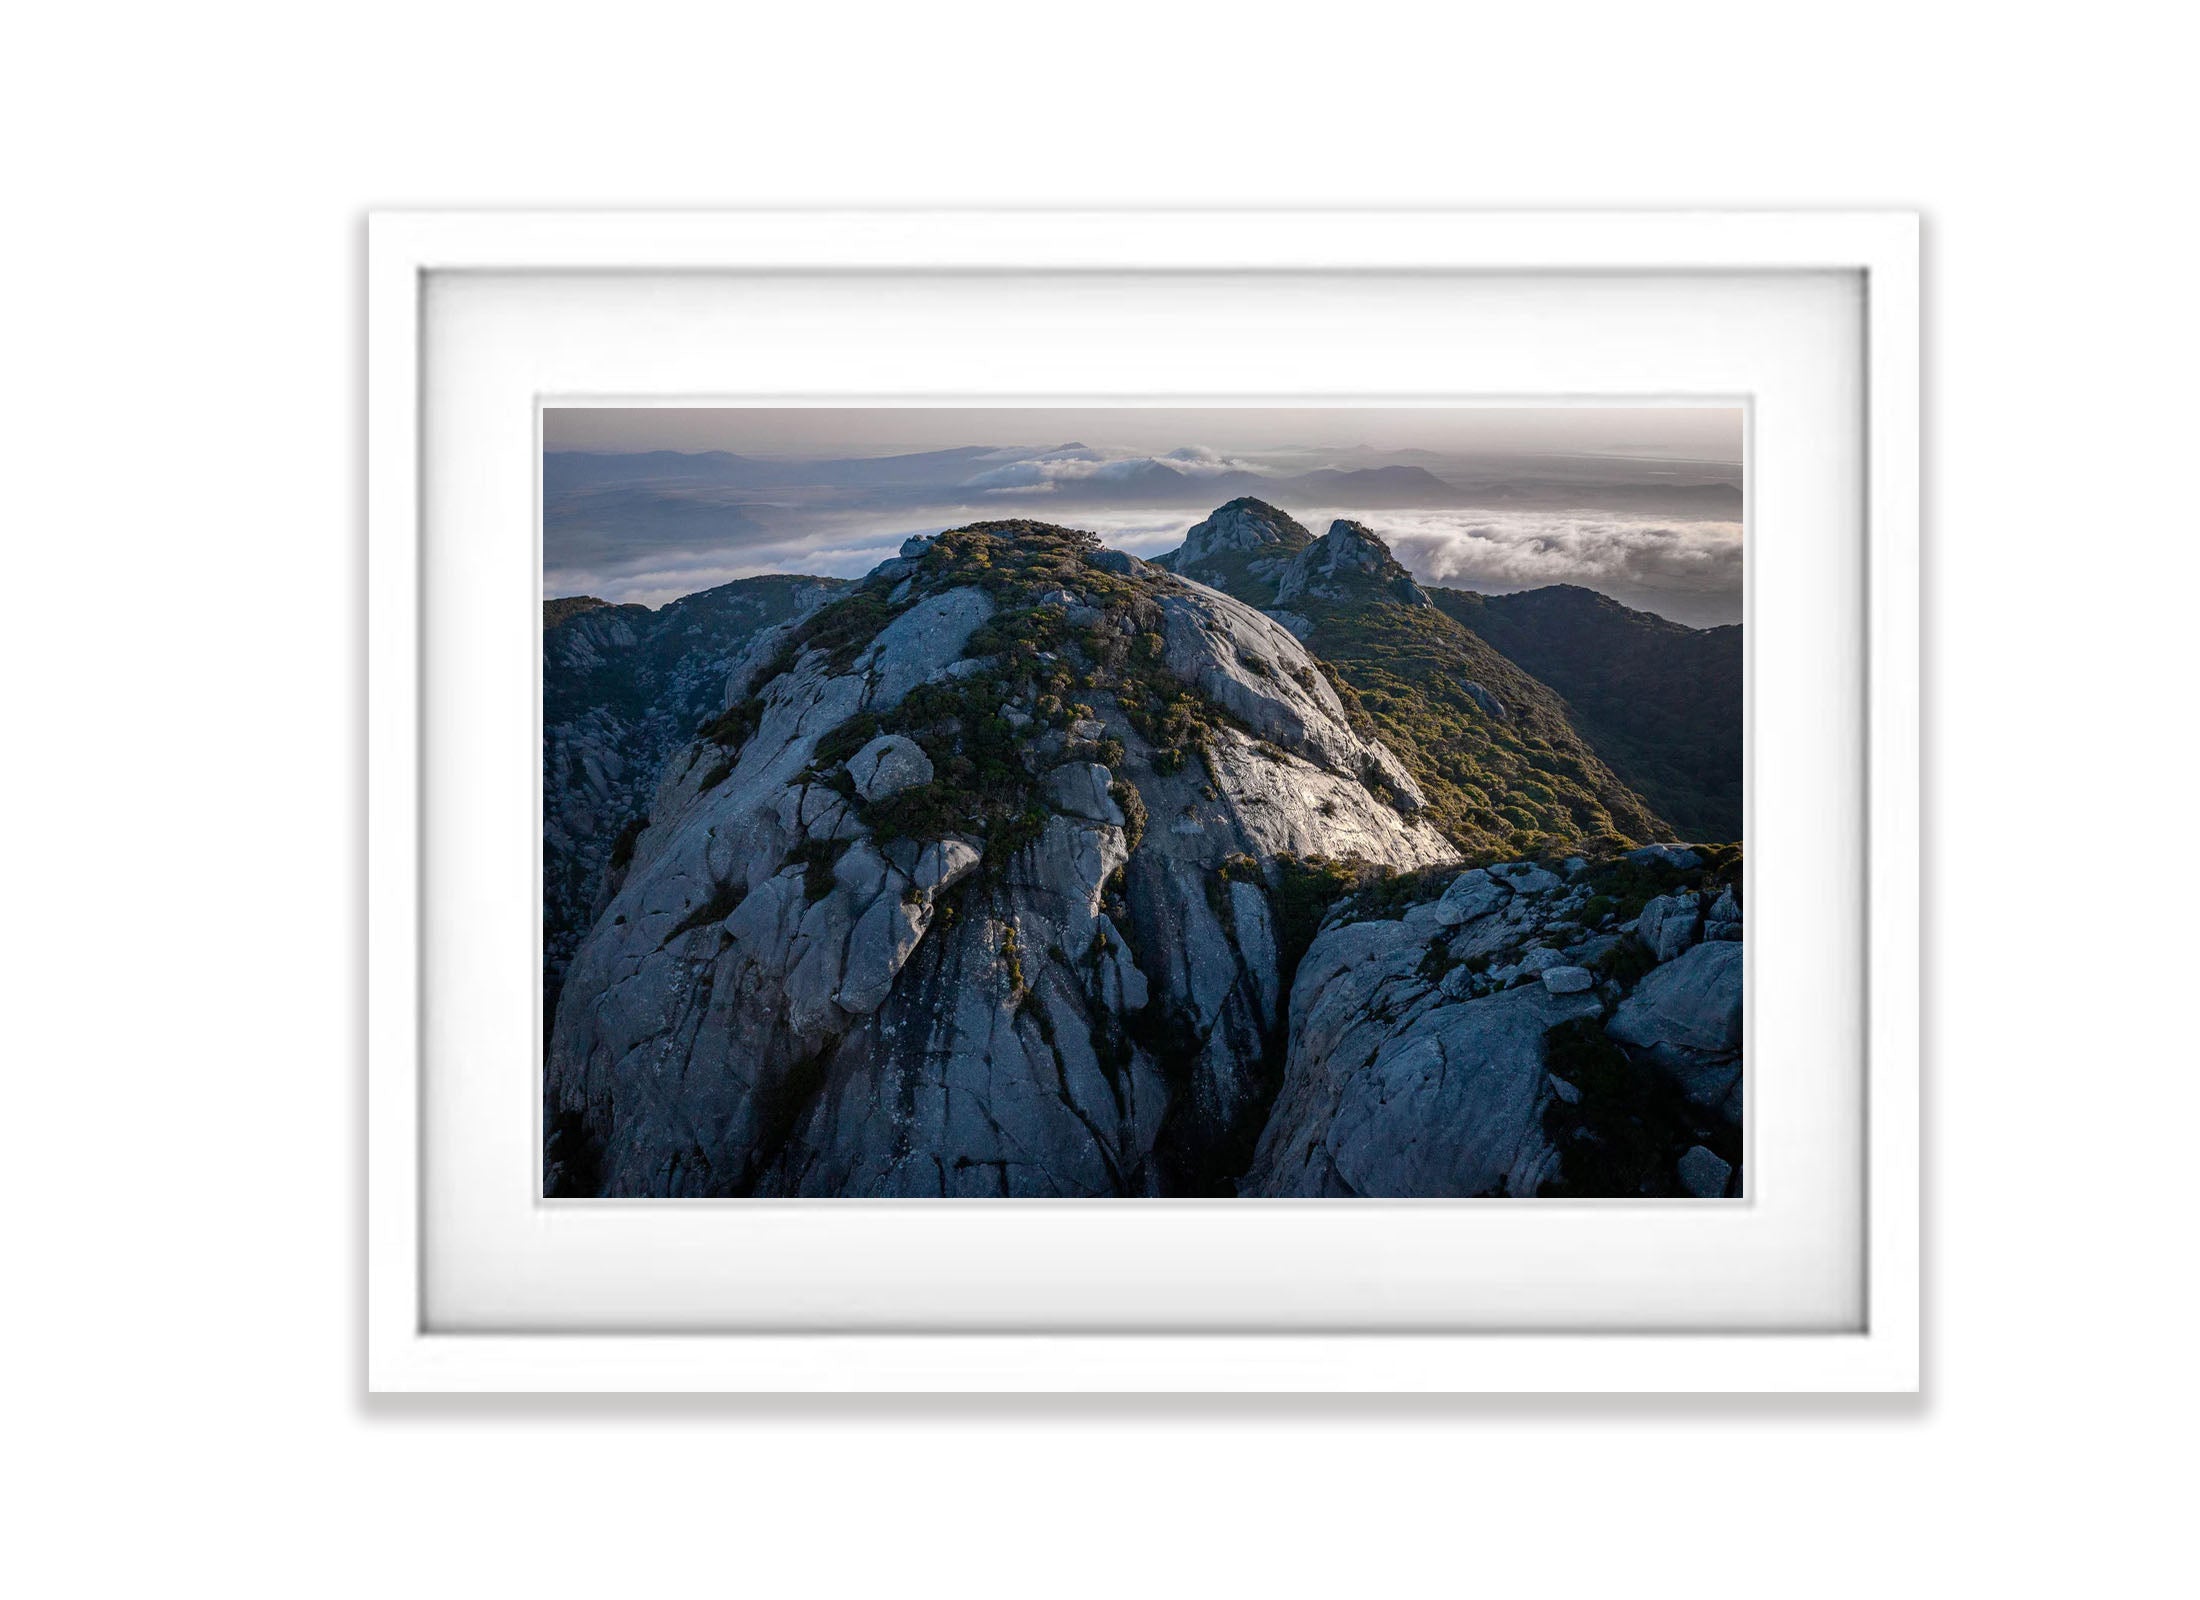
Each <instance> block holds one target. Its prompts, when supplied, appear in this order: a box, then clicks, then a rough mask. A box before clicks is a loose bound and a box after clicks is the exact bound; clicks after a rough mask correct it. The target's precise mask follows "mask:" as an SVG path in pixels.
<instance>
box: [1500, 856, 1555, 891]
mask: <svg viewBox="0 0 2200 1600" xmlns="http://www.w3.org/2000/svg"><path fill="white" fill-rule="evenodd" d="M1489 871H1490V876H1491V877H1493V878H1499V879H1502V880H1503V881H1504V882H1506V883H1508V884H1510V885H1511V886H1512V889H1513V892H1514V893H1515V894H1549V893H1550V892H1551V891H1552V890H1553V889H1558V888H1563V887H1564V885H1563V884H1562V883H1561V881H1560V879H1559V877H1558V874H1557V873H1555V872H1546V871H1545V870H1544V869H1543V868H1541V867H1539V866H1537V865H1536V864H1535V863H1534V862H1532V861H1508V862H1506V863H1505V864H1504V865H1503V866H1496V867H1491V868H1490V869H1489Z"/></svg>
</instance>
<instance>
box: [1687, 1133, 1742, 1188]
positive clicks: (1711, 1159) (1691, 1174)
mask: <svg viewBox="0 0 2200 1600" xmlns="http://www.w3.org/2000/svg"><path fill="white" fill-rule="evenodd" d="M1733 1175H1734V1168H1733V1165H1732V1164H1731V1163H1729V1162H1727V1161H1724V1160H1722V1159H1720V1157H1719V1156H1718V1155H1716V1154H1715V1153H1713V1152H1712V1151H1709V1150H1706V1149H1705V1148H1704V1147H1703V1146H1702V1145H1700V1144H1692V1145H1690V1146H1689V1147H1688V1150H1687V1152H1686V1153H1685V1154H1683V1155H1682V1157H1681V1160H1680V1180H1681V1187H1682V1188H1683V1189H1686V1190H1687V1191H1688V1192H1689V1193H1690V1194H1692V1195H1694V1196H1696V1198H1698V1199H1699V1200H1715V1199H1717V1198H1718V1197H1719V1196H1721V1195H1723V1194H1725V1193H1726V1184H1727V1180H1728V1179H1729V1178H1731V1177H1732V1176H1733Z"/></svg>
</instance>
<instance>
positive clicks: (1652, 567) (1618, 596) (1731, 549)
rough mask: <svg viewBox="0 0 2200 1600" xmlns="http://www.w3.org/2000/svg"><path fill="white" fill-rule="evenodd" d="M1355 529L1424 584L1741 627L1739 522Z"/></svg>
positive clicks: (1428, 517) (1499, 517)
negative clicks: (1538, 594)
mask: <svg viewBox="0 0 2200 1600" xmlns="http://www.w3.org/2000/svg"><path fill="white" fill-rule="evenodd" d="M1335 514H1336V515H1350V513H1348V512H1339V513H1335ZM1359 520H1360V521H1362V522H1365V523H1366V524H1367V525H1368V526H1369V527H1371V528H1373V529H1374V530H1375V531H1376V532H1377V533H1379V534H1380V535H1382V537H1383V539H1384V540H1385V541H1386V542H1387V543H1388V544H1389V545H1390V548H1391V551H1392V553H1394V554H1395V555H1396V556H1397V557H1398V559H1399V560H1400V561H1401V562H1403V563H1404V564H1405V566H1406V568H1407V569H1408V570H1409V571H1411V572H1412V573H1413V574H1414V576H1415V577H1417V578H1420V579H1422V580H1423V581H1424V582H1428V583H1438V584H1445V585H1448V586H1449V587H1451V588H1454V589H1478V590H1482V591H1484V592H1486V593H1491V594H1508V593H1511V592H1512V591H1514V590H1517V589H1535V588H1540V587H1542V586H1543V585H1545V584H1550V583H1577V584H1580V585H1581V586H1582V587H1584V588H1588V589H1597V590H1601V591H1602V592H1603V593H1605V594H1608V595H1610V596H1612V597H1613V598H1614V599H1615V600H1618V601H1620V602H1621V603H1622V604H1624V605H1631V606H1635V607H1637V608H1639V609H1641V610H1645V611H1655V612H1657V613H1659V614H1660V615H1662V616H1667V617H1671V618H1672V619H1673V620H1674V621H1676V622H1685V623H1687V624H1689V625H1690V626H1691V627H1710V626H1714V625H1716V624H1719V623H1724V622H1739V621H1741V618H1742V525H1741V524H1740V523H1739V522H1698V521H1682V520H1675V519H1671V518H1652V517H1624V516H1593V515H1592V516H1585V515H1581V514H1578V513H1563V512H1503V513H1490V512H1480V511H1457V512H1450V511H1445V512H1394V513H1388V514H1375V515H1368V516H1362V517H1361V518H1360V519H1359ZM1328 525H1329V524H1328V521H1327V519H1326V517H1325V518H1324V519H1323V520H1322V522H1321V523H1320V526H1321V527H1323V528H1326V527H1327V526H1328Z"/></svg>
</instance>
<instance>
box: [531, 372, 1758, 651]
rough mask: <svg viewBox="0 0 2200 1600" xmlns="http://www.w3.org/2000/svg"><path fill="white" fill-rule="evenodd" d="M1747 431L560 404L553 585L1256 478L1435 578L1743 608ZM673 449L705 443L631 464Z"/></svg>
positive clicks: (1561, 421) (773, 560) (823, 563)
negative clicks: (1574, 587) (1362, 529)
mask: <svg viewBox="0 0 2200 1600" xmlns="http://www.w3.org/2000/svg"><path fill="white" fill-rule="evenodd" d="M1743 435H1744V412H1743V410H1742V408H1741V407H1740V406H1723V407H1709V406H1638V407H1610V406H1582V407H1571V406H1538V407H1526V406H1508V407H1460V406H1429V407H1396V406H1384V407H1351V406H1328V407H1263V406H1212V407H1145V406H1135V407H1134V406H1125V407H1092V406H1020V407H1014V408H997V407H996V408H975V407H946V406H940V407H932V406H910V407H864V408H845V407H841V408H825V407H769V408H766V407H713V408H702V407H546V408H545V410H544V412H543V439H544V450H545V455H544V499H543V568H544V570H543V579H544V593H545V595H563V594H592V595H596V596H598V597H599V598H602V599H605V600H610V601H614V602H639V603H641V604H645V605H651V606H657V605H662V604H664V603H666V602H667V601H670V600H673V599H676V598H679V597H680V596H682V595H685V594H692V593H694V592H696V591H697V590H700V589H707V588H711V587H714V586H716V585H718V584H721V583H725V582H729V581H731V580H733V579H736V578H742V577H752V576H759V575H762V574H765V573H775V572H798V573H812V574H816V575H820V576H835V577H855V576H859V575H861V573H863V572H864V571H867V570H868V569H869V568H870V567H871V566H873V565H875V564H876V563H877V562H879V561H881V560H883V559H885V558H886V557H888V556H890V555H892V554H893V553H894V552H895V550H896V549H898V548H899V546H900V544H901V542H902V540H903V539H905V538H907V537H908V536H909V535H910V534H913V533H936V532H938V531H939V530H940V529H941V528H945V527H953V526H956V525H957V524H959V523H964V522H971V521H977V520H981V519H986V518H997V517H1010V516H1029V517H1034V518H1038V519H1041V520H1045V521H1052V522H1060V523H1065V524H1068V525H1070V526H1075V527H1082V528H1087V529H1090V530H1091V531H1092V532H1094V533H1097V534H1099V535H1100V536H1101V538H1102V539H1103V540H1105V541H1106V542H1107V543H1108V544H1109V545H1111V546H1114V547H1115V548H1119V549H1126V550H1130V551H1133V552H1135V553H1137V554H1140V555H1149V556H1150V555H1158V554H1160V553H1162V552H1164V551H1167V550H1171V549H1174V548H1175V547H1176V546H1177V545H1178V544H1179V543H1181V542H1182V540H1183V536H1184V533H1185V530H1186V529H1188V528H1189V527H1190V526H1191V525H1192V524H1193V523H1195V522H1198V521H1200V520H1201V519H1203V518H1204V517H1205V516H1206V515H1207V514H1208V513H1209V512H1211V511H1212V510H1213V509H1214V508H1215V507H1216V506H1217V505H1220V504H1221V503H1223V502H1224V501H1227V500H1230V499H1233V498H1235V497H1237V496H1238V495H1240V494H1252V495H1255V496H1257V497H1258V498H1261V499H1264V500H1268V501H1271V502H1272V503H1274V504H1276V505H1277V506H1279V507H1281V508H1282V509H1283V510H1285V511H1287V512H1289V513H1290V514H1291V515H1293V516H1294V517H1296V518H1298V519H1299V520H1300V521H1301V522H1303V523H1305V524H1306V525H1307V527H1308V528H1309V529H1310V530H1311V531H1312V532H1314V533H1315V534H1317V535H1318V534H1320V533H1322V532H1324V531H1326V530H1327V528H1328V526H1329V522H1330V521H1331V520H1332V519H1334V518H1337V517H1349V518H1352V519H1354V520H1357V521H1360V522H1363V523H1365V524H1367V525H1368V526H1369V527H1370V528H1372V529H1374V530H1375V532H1376V533H1377V534H1379V535H1381V536H1382V537H1383V538H1384V539H1385V540H1386V541H1387V542H1388V543H1389V544H1390V545H1391V547H1392V549H1393V551H1394V552H1395V553H1396V554H1397V556H1398V559H1399V560H1400V561H1401V562H1402V563H1404V564H1405V566H1406V567H1407V568H1408V569H1409V570H1411V571H1412V572H1414V574H1415V575H1416V576H1417V577H1419V578H1421V579H1422V580H1423V581H1426V582H1430V583H1438V584H1448V585H1450V586H1452V587H1456V588H1465V589H1475V590H1480V591H1482V592H1486V593H1509V592H1513V591H1516V590H1520V589H1527V588H1537V587H1541V586H1543V585H1545V584H1551V583H1578V584H1581V585H1584V586H1585V587H1589V588H1593V589H1597V590H1599V591H1601V592H1603V593H1605V594H1609V595H1611V596H1612V597H1613V598H1614V599H1617V600H1619V601H1621V602H1622V603H1623V604H1626V605H1630V606H1635V607H1637V608H1639V609H1642V610H1648V611H1653V612H1657V613H1659V614H1660V615H1664V616H1667V617H1670V618H1672V619H1674V620H1676V621H1680V622H1684V623H1687V624H1689V625H1691V626H1698V627H1702V626H1711V625H1715V624H1718V623H1724V622H1737V621H1740V620H1741V611H1742V517H1741V489H1742V471H1743V465H1742V463H1743V444H1744V438H1743ZM655 451H674V452H680V453H681V454H682V455H684V456H687V457H688V459H685V460H678V461H668V460H664V459H662V458H659V459H655V460H634V459H629V458H632V457H636V456H641V455H645V454H646V453H648V452H655ZM706 452H724V453H725V454H723V455H710V454H706ZM729 458H731V459H729Z"/></svg>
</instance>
